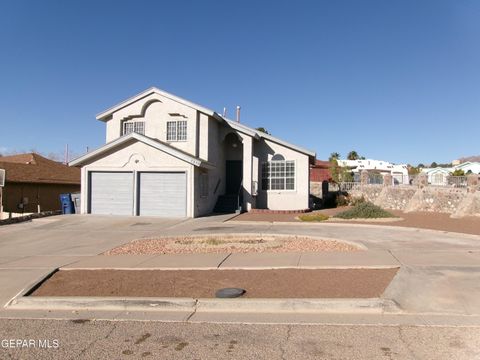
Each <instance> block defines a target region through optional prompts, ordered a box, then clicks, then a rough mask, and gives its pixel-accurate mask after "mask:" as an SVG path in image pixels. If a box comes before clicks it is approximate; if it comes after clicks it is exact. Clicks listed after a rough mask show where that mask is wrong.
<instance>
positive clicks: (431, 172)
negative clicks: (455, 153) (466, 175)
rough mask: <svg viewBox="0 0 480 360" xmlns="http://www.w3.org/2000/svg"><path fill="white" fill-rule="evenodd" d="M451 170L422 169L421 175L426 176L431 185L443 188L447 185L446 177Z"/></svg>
mask: <svg viewBox="0 0 480 360" xmlns="http://www.w3.org/2000/svg"><path fill="white" fill-rule="evenodd" d="M452 171H453V168H442V167H436V168H424V169H422V173H424V174H427V181H428V183H429V184H431V185H439V186H445V185H447V184H448V177H449V176H450V173H451V172H452Z"/></svg>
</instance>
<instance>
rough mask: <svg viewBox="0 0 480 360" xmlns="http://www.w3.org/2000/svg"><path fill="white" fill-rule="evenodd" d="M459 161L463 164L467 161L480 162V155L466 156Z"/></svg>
mask: <svg viewBox="0 0 480 360" xmlns="http://www.w3.org/2000/svg"><path fill="white" fill-rule="evenodd" d="M458 160H460V162H461V163H463V162H465V161H479V162H480V155H474V156H466V157H462V158H460V159H458Z"/></svg>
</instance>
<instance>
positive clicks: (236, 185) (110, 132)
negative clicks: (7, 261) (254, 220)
mask: <svg viewBox="0 0 480 360" xmlns="http://www.w3.org/2000/svg"><path fill="white" fill-rule="evenodd" d="M97 119H98V120H100V121H103V122H105V124H106V144H105V145H104V146H102V147H101V148H99V149H97V150H95V151H91V152H89V153H87V154H86V155H83V156H81V157H79V158H77V159H75V160H74V161H72V162H71V163H70V165H71V166H79V167H81V168H82V172H81V187H82V191H81V192H82V199H81V200H82V201H81V203H82V209H81V211H82V213H84V214H118V215H140V216H141V215H144V216H165V217H197V216H201V215H206V214H209V213H211V212H213V211H214V210H216V211H217V212H226V211H235V210H239V209H242V210H247V211H248V210H250V209H254V208H258V209H272V210H304V209H308V206H309V185H310V184H309V165H310V164H311V163H313V162H314V159H315V153H314V152H312V151H309V150H306V149H303V148H301V147H298V146H295V145H292V144H289V143H287V142H285V141H282V140H280V139H277V138H275V137H273V136H271V135H268V134H265V133H263V132H260V131H257V130H255V129H252V128H250V127H248V126H245V125H243V124H241V123H239V122H236V121H231V120H228V119H226V118H224V117H222V116H221V115H219V114H217V113H216V112H214V111H212V110H209V109H207V108H205V107H203V106H199V105H196V104H194V103H191V102H190V101H187V100H185V99H182V98H180V97H177V96H175V95H172V94H169V93H167V92H165V91H162V90H159V89H157V88H150V89H148V90H146V91H144V92H142V93H140V94H138V95H136V96H134V97H132V98H130V99H128V100H125V101H123V102H121V103H120V104H118V105H116V106H114V107H112V108H110V109H108V110H106V111H104V112H102V113H100V114H99V115H98V116H97Z"/></svg>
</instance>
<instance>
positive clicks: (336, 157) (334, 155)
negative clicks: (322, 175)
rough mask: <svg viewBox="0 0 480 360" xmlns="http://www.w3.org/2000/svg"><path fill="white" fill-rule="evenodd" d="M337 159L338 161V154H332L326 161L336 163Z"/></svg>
mask: <svg viewBox="0 0 480 360" xmlns="http://www.w3.org/2000/svg"><path fill="white" fill-rule="evenodd" d="M338 159H340V154H339V153H338V152H333V153H331V154H330V157H329V158H328V161H330V162H333V161H335V162H337V160H338Z"/></svg>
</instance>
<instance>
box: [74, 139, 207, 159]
mask: <svg viewBox="0 0 480 360" xmlns="http://www.w3.org/2000/svg"><path fill="white" fill-rule="evenodd" d="M129 141H140V142H142V143H144V144H147V145H150V146H152V147H154V148H156V149H158V150H161V151H163V152H165V153H167V154H169V155H172V156H174V157H176V158H178V159H180V160H183V161H185V162H187V163H189V164H192V165H194V166H198V167H204V168H214V167H215V166H214V165H212V164H211V163H209V162H208V161H206V160H203V159H200V158H196V157H194V156H191V155H190V154H187V153H186V152H184V151H181V150H179V149H176V148H174V147H173V146H171V145H169V144H167V143H164V142H162V141H160V140H158V139H153V138H150V137H148V136H145V135H141V134H137V133H134V132H132V133H130V134H128V135H124V136H121V137H119V138H117V139H115V140H113V141H110V142H109V143H107V144H105V145H103V146H102V147H100V148H98V149H96V150H94V151H91V152H89V153H88V154H85V155H83V156H80V157H79V158H76V159H74V160H72V161H70V163H69V164H68V165H69V166H82V165H84V164H86V163H88V162H89V161H90V160H92V159H94V158H96V157H97V156H101V155H102V154H104V153H105V152H107V151H109V150H111V149H114V148H116V147H118V146H121V145H122V144H125V143H128V142H129Z"/></svg>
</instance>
